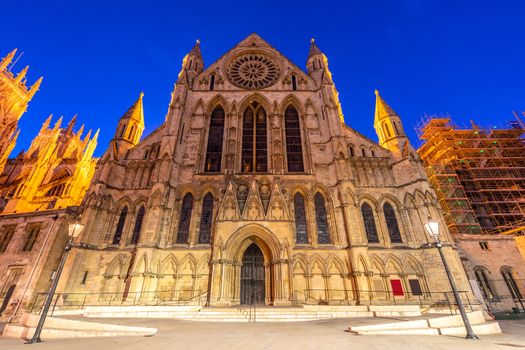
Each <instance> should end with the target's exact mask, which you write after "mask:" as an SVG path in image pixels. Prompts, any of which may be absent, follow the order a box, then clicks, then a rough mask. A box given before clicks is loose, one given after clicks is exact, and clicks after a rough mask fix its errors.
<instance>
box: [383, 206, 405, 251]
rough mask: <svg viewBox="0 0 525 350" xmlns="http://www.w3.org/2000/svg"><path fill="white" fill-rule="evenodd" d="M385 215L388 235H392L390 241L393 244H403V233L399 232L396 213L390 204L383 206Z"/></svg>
mask: <svg viewBox="0 0 525 350" xmlns="http://www.w3.org/2000/svg"><path fill="white" fill-rule="evenodd" d="M383 213H384V214H385V220H386V227H387V228H388V234H389V235H390V241H391V242H392V243H401V242H402V240H401V233H400V232H399V225H398V224H397V218H396V213H395V211H394V208H393V207H392V205H390V203H385V204H384V205H383Z"/></svg>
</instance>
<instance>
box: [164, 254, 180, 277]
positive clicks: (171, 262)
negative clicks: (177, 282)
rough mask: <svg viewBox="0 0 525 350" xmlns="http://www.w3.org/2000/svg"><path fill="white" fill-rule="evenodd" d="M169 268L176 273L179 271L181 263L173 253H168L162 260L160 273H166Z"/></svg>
mask: <svg viewBox="0 0 525 350" xmlns="http://www.w3.org/2000/svg"><path fill="white" fill-rule="evenodd" d="M168 268H171V269H172V271H173V273H174V274H177V273H178V270H179V263H178V261H177V258H176V257H175V255H173V254H170V255H168V256H167V257H165V258H164V259H163V260H162V261H161V262H160V269H159V273H161V274H165V273H166V272H167V270H168Z"/></svg>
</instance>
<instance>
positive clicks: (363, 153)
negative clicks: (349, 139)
mask: <svg viewBox="0 0 525 350" xmlns="http://www.w3.org/2000/svg"><path fill="white" fill-rule="evenodd" d="M361 154H362V155H363V157H366V151H365V149H364V148H361Z"/></svg>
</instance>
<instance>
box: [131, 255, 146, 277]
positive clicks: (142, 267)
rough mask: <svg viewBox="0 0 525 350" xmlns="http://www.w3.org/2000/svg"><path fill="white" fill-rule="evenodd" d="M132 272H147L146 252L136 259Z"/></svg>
mask: <svg viewBox="0 0 525 350" xmlns="http://www.w3.org/2000/svg"><path fill="white" fill-rule="evenodd" d="M133 272H134V273H135V274H145V273H147V272H148V256H147V254H146V253H144V254H142V256H141V257H140V259H139V260H137V262H136V263H135V267H134V269H133Z"/></svg>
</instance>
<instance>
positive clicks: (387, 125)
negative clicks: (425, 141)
mask: <svg viewBox="0 0 525 350" xmlns="http://www.w3.org/2000/svg"><path fill="white" fill-rule="evenodd" d="M375 94H376V110H375V116H374V128H375V129H376V133H377V136H378V137H379V145H381V146H383V147H385V148H386V149H388V150H389V151H391V152H392V153H393V154H394V155H396V156H398V157H406V156H407V155H408V154H409V151H410V150H411V149H412V147H411V146H410V141H409V140H408V137H407V136H406V134H405V130H404V129H403V123H402V122H401V118H400V117H399V116H398V115H397V114H396V112H394V110H393V109H392V108H391V107H390V106H389V105H388V104H387V103H386V102H385V100H383V99H382V98H381V96H380V95H379V91H377V90H375Z"/></svg>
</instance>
